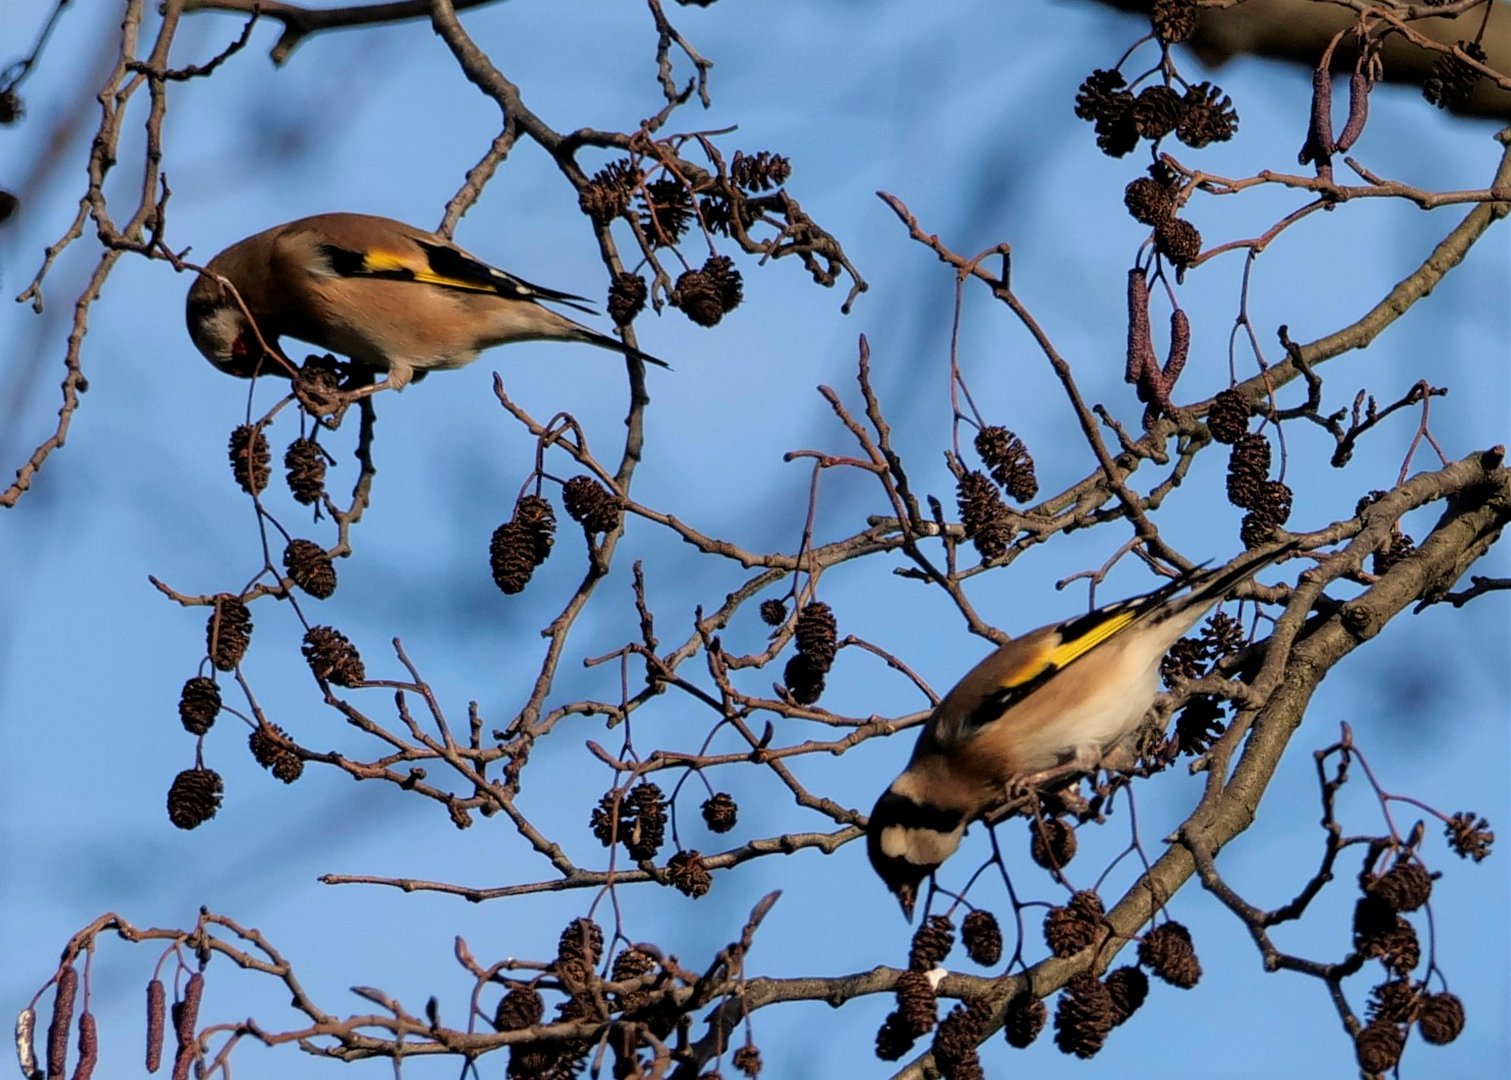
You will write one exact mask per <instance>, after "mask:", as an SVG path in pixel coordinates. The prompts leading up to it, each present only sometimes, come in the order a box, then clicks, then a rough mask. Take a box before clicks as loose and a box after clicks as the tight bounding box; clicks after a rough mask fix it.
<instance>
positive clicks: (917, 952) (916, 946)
mask: <svg viewBox="0 0 1511 1080" xmlns="http://www.w3.org/2000/svg"><path fill="white" fill-rule="evenodd" d="M954 947H955V924H954V923H952V922H950V920H949V917H948V916H947V915H930V916H929V917H928V918H927V919H925V920H924V922H923V925H922V926H920V927H919V928H918V929H917V930H916V931H915V932H914V934H913V943H912V946H911V947H910V948H909V949H908V970H909V971H932V970H933V969H934V968H936V967H938V966H939V965H940V964H942V963H944V959H945V957H947V956H949V955H950V950H951V949H953V948H954Z"/></svg>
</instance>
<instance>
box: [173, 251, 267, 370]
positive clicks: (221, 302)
mask: <svg viewBox="0 0 1511 1080" xmlns="http://www.w3.org/2000/svg"><path fill="white" fill-rule="evenodd" d="M184 319H185V321H186V322H187V323H188V326H189V337H190V338H191V339H192V340H193V341H194V346H195V348H197V349H199V351H200V352H201V353H203V354H204V357H205V359H206V360H208V361H210V363H212V364H214V365H215V366H216V367H217V368H219V369H220V370H221V371H224V372H225V373H226V374H227V375H235V376H238V377H240V378H250V377H251V376H252V375H253V374H254V373H255V371H256V368H257V361H258V359H259V357H260V356H261V352H262V350H261V348H260V347H259V346H258V344H257V335H256V334H254V333H252V324H251V323H250V322H248V321H247V317H246V315H245V314H244V313H243V312H242V310H241V307H240V305H238V304H237V303H236V298H235V297H233V296H232V295H231V293H230V290H229V289H227V288H226V287H225V286H223V285H221V284H220V282H218V281H216V280H215V279H214V278H212V277H207V276H205V275H203V274H202V275H200V277H199V279H198V280H197V281H195V283H194V285H193V286H192V287H191V288H190V289H189V297H188V300H187V302H186V303H185V305H184Z"/></svg>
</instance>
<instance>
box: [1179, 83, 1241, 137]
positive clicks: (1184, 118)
mask: <svg viewBox="0 0 1511 1080" xmlns="http://www.w3.org/2000/svg"><path fill="white" fill-rule="evenodd" d="M1237 131H1238V112H1237V111H1236V110H1235V109H1234V108H1233V99H1232V98H1230V97H1228V95H1226V94H1224V93H1223V92H1222V87H1220V86H1214V85H1213V84H1212V83H1209V82H1199V83H1192V84H1191V85H1190V86H1189V87H1187V88H1186V97H1185V100H1184V101H1183V102H1182V109H1181V114H1180V120H1179V121H1177V122H1176V125H1175V137H1176V138H1177V139H1179V140H1180V141H1181V142H1183V143H1185V144H1186V145H1187V146H1189V147H1191V149H1193V150H1200V149H1201V148H1202V147H1204V146H1209V145H1210V144H1212V143H1215V142H1227V141H1228V140H1229V139H1231V138H1232V137H1233V136H1234V134H1235V133H1236V132H1237Z"/></svg>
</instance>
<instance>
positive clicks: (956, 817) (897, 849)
mask: <svg viewBox="0 0 1511 1080" xmlns="http://www.w3.org/2000/svg"><path fill="white" fill-rule="evenodd" d="M965 826H966V820H965V815H964V814H962V813H958V812H956V811H953V810H947V809H945V808H943V807H938V806H930V805H927V804H924V803H920V802H918V801H916V800H914V799H911V798H909V797H908V796H907V795H904V794H902V793H901V792H899V791H897V790H896V785H894V786H893V787H891V788H888V789H887V790H886V791H884V792H883V793H882V796H881V798H880V799H878V800H877V801H876V808H875V809H874V810H872V811H871V820H870V822H869V824H868V825H867V828H866V854H867V855H869V856H870V858H871V867H872V869H874V870H875V871H876V874H877V876H878V877H880V878H881V880H882V882H883V883H885V885H886V886H887V888H888V889H891V890H892V894H893V895H894V896H896V897H897V902H898V904H900V905H901V906H902V913H903V916H904V917H905V918H906V919H907V920H908V921H909V922H912V921H913V907H914V905H915V904H917V903H918V887H919V886H920V885H921V884H923V881H924V879H925V878H927V877H928V876H929V875H930V874H932V873H933V872H934V871H935V870H937V869H938V868H939V866H940V864H942V863H943V862H944V860H946V859H948V858H949V857H950V856H951V855H953V854H954V853H955V849H956V848H958V847H959V846H960V838H961V837H962V836H964V835H965Z"/></svg>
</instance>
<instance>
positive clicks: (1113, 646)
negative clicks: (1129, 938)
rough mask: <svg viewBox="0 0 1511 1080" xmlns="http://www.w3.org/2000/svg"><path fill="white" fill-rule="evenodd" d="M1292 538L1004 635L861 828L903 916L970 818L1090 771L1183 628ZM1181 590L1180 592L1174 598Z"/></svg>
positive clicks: (1152, 688) (1129, 721) (1133, 712)
mask: <svg viewBox="0 0 1511 1080" xmlns="http://www.w3.org/2000/svg"><path fill="white" fill-rule="evenodd" d="M1293 548H1294V544H1293V543H1292V544H1286V545H1283V546H1282V547H1280V548H1279V549H1277V550H1271V551H1268V552H1255V553H1252V554H1249V555H1246V556H1244V557H1242V558H1240V559H1239V560H1237V561H1236V562H1235V563H1234V564H1233V565H1232V566H1231V567H1229V568H1227V569H1222V570H1216V571H1209V572H1206V573H1201V572H1196V573H1191V574H1188V575H1186V576H1184V577H1181V578H1179V579H1177V580H1175V581H1172V582H1170V583H1169V584H1167V585H1165V586H1164V587H1162V588H1159V589H1156V590H1155V591H1153V592H1151V593H1147V594H1146V595H1143V596H1136V597H1134V598H1132V599H1131V600H1123V601H1121V602H1119V603H1116V604H1110V605H1108V606H1107V607H1103V608H1098V609H1097V610H1096V611H1092V612H1089V613H1087V614H1085V615H1078V616H1076V617H1075V618H1073V619H1068V620H1066V621H1065V622H1061V623H1055V624H1054V625H1052V626H1045V627H1041V628H1039V629H1038V630H1034V631H1031V632H1029V633H1027V634H1024V635H1023V636H1022V637H1018V638H1015V639H1013V640H1012V641H1009V642H1008V643H1007V644H1006V645H1003V646H1002V647H1001V648H999V649H998V650H997V651H995V652H993V653H992V654H991V655H989V656H988V657H987V658H986V659H985V660H982V661H981V662H980V663H979V664H977V665H976V666H975V667H974V668H972V669H971V670H970V671H969V672H967V673H966V676H965V678H963V679H961V680H960V681H959V682H958V683H956V684H955V686H954V688H953V689H952V690H950V692H949V693H948V694H946V695H945V696H944V698H943V700H941V701H940V702H939V705H938V706H937V707H936V708H935V709H934V711H933V713H932V715H930V716H929V718H928V721H927V722H926V723H925V724H924V727H923V731H922V733H921V734H920V735H919V736H918V745H917V746H916V747H914V749H913V756H912V758H911V759H910V760H909V761H908V767H907V768H906V769H904V770H903V772H902V775H901V776H899V777H898V778H897V779H896V780H894V781H892V784H891V786H890V787H888V788H887V790H886V791H884V792H883V793H882V796H881V798H880V799H878V800H877V803H876V808H875V809H874V810H872V811H871V818H870V821H869V822H868V824H867V828H866V851H867V854H869V856H870V858H871V865H872V867H874V868H875V870H876V873H877V874H878V875H880V877H881V879H882V881H883V882H885V883H886V886H887V888H889V889H890V890H892V892H893V893H894V894H895V895H896V897H897V900H898V902H899V903H900V904H901V905H902V910H903V914H904V915H905V916H907V918H908V919H909V920H910V921H911V919H912V917H913V906H914V904H915V903H916V902H917V900H918V888H919V885H920V884H922V882H923V881H924V879H925V878H927V877H928V876H929V875H931V874H932V873H933V872H934V871H935V870H936V869H938V867H939V866H940V864H942V863H943V862H944V861H945V860H946V859H948V858H949V857H950V856H951V855H952V854H954V852H955V849H956V848H957V847H959V846H960V839H961V837H962V836H964V834H965V828H966V826H967V825H969V824H970V823H971V822H972V821H974V820H976V819H977V818H979V817H981V816H982V815H984V814H987V813H989V812H990V811H992V810H993V809H995V808H996V807H998V806H1000V805H1001V804H1002V803H1003V802H1005V801H1006V800H1007V798H1008V796H1009V795H1010V794H1011V793H1012V790H1013V789H1014V788H1015V787H1017V786H1018V785H1021V784H1022V783H1023V782H1024V781H1025V780H1028V781H1029V783H1030V784H1031V783H1032V778H1033V777H1034V776H1035V774H1039V773H1044V772H1048V771H1051V770H1057V769H1060V768H1061V767H1068V766H1072V765H1073V766H1075V767H1076V768H1079V769H1080V770H1081V771H1084V772H1091V771H1094V770H1095V769H1096V768H1097V767H1098V765H1099V763H1100V762H1101V761H1102V759H1103V756H1104V754H1107V753H1108V752H1109V751H1111V750H1112V749H1113V748H1115V747H1117V746H1119V744H1121V743H1123V742H1124V740H1126V739H1128V738H1129V737H1130V736H1132V734H1133V733H1134V732H1135V731H1136V730H1137V729H1138V727H1139V725H1140V723H1141V722H1142V721H1143V719H1144V717H1145V715H1147V714H1148V712H1149V709H1150V707H1151V706H1152V705H1153V704H1154V699H1155V697H1156V695H1157V694H1158V692H1159V666H1160V660H1161V659H1162V658H1163V657H1164V655H1165V653H1166V652H1167V651H1169V649H1170V646H1171V645H1173V644H1174V643H1175V641H1176V639H1178V638H1179V637H1181V635H1183V634H1185V632H1186V631H1187V630H1189V629H1191V627H1193V626H1195V625H1196V623H1197V622H1198V621H1199V620H1200V619H1201V618H1202V616H1204V615H1205V614H1206V613H1207V611H1208V610H1209V609H1210V608H1211V607H1212V606H1213V605H1214V604H1216V603H1217V601H1218V600H1220V599H1222V598H1223V596H1224V595H1226V594H1227V593H1228V592H1230V591H1231V590H1232V589H1234V588H1235V587H1237V586H1238V585H1239V584H1241V583H1242V582H1244V581H1247V580H1248V579H1249V578H1250V577H1252V576H1253V575H1254V574H1256V573H1258V572H1259V571H1260V570H1261V569H1263V568H1264V567H1265V566H1267V565H1268V564H1269V563H1271V562H1273V561H1274V560H1275V559H1277V558H1279V557H1280V556H1281V555H1283V554H1285V553H1287V552H1289V551H1291V550H1292V549H1293ZM1188 587H1189V590H1190V591H1189V592H1185V593H1184V594H1183V595H1180V596H1177V595H1176V594H1177V593H1181V592H1182V590H1185V589H1187V588H1188Z"/></svg>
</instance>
